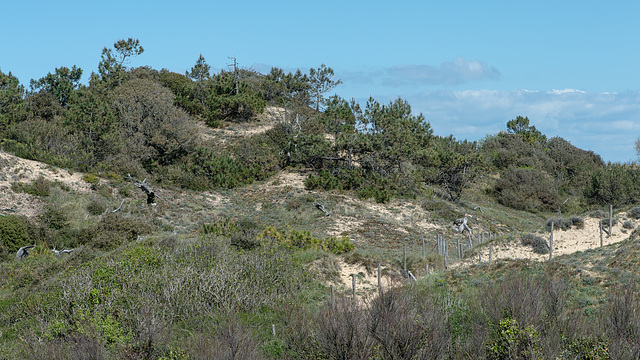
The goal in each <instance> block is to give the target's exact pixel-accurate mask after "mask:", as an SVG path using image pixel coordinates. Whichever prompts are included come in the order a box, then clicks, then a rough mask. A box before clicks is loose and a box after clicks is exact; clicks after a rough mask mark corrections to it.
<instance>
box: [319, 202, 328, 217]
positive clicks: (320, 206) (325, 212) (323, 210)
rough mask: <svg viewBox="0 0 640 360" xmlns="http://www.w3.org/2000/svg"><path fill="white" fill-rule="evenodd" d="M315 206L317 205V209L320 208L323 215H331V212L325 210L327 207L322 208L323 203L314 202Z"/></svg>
mask: <svg viewBox="0 0 640 360" xmlns="http://www.w3.org/2000/svg"><path fill="white" fill-rule="evenodd" d="M316 207H317V208H318V209H320V210H322V212H323V213H324V214H325V215H327V216H329V215H331V213H330V212H329V211H327V209H325V208H324V205H322V204H316Z"/></svg>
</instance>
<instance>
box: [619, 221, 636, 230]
mask: <svg viewBox="0 0 640 360" xmlns="http://www.w3.org/2000/svg"><path fill="white" fill-rule="evenodd" d="M622 227H623V228H625V229H629V230H631V229H633V228H635V225H633V221H629V220H627V221H625V222H624V223H623V224H622Z"/></svg>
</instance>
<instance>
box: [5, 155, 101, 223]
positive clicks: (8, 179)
mask: <svg viewBox="0 0 640 360" xmlns="http://www.w3.org/2000/svg"><path fill="white" fill-rule="evenodd" d="M83 175H84V174H81V173H74V174H70V173H69V172H68V171H66V170H64V169H59V168H56V167H54V166H51V165H47V164H43V163H40V162H38V161H33V160H26V159H22V158H19V157H16V156H13V155H11V154H8V153H5V152H2V151H0V209H16V210H17V213H18V214H20V215H25V216H29V217H31V216H35V215H36V214H37V212H38V210H39V209H40V208H41V206H42V202H41V201H40V200H39V199H38V198H37V197H35V196H32V195H29V194H25V193H14V192H13V191H12V190H11V185H12V184H14V183H19V182H23V183H31V182H33V181H34V180H36V179H37V178H39V177H41V176H42V177H44V178H45V179H47V180H49V181H57V182H59V183H61V184H64V185H66V186H68V187H69V188H70V189H71V190H72V191H76V192H81V193H86V192H89V191H91V189H90V184H88V183H87V182H85V181H84V180H82V176H83Z"/></svg>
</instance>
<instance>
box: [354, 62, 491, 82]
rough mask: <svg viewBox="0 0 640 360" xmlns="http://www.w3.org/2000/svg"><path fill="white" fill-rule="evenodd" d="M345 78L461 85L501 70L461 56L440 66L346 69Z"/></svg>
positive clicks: (483, 78)
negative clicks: (368, 70) (366, 70)
mask: <svg viewBox="0 0 640 360" xmlns="http://www.w3.org/2000/svg"><path fill="white" fill-rule="evenodd" d="M341 76H342V78H343V80H345V81H349V82H353V83H357V84H365V83H377V84H381V85H384V86H392V87H400V86H423V85H459V84H464V83H469V82H474V81H482V80H497V79H499V78H500V77H501V76H502V75H501V74H500V71H498V69H496V68H495V67H493V66H489V65H488V64H487V63H484V62H481V61H478V60H473V61H469V60H466V59H465V58H463V57H461V56H458V57H457V58H456V59H455V60H453V61H447V62H444V63H442V64H440V65H439V66H433V65H425V64H422V65H397V66H392V67H389V68H386V69H382V70H377V71H371V72H364V71H359V72H344V73H342V74H341Z"/></svg>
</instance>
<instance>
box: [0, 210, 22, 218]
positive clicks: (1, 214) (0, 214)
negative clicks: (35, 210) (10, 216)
mask: <svg viewBox="0 0 640 360" xmlns="http://www.w3.org/2000/svg"><path fill="white" fill-rule="evenodd" d="M0 211H8V212H16V211H18V210H15V209H9V208H7V209H0ZM0 216H7V215H5V214H3V213H1V212H0Z"/></svg>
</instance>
